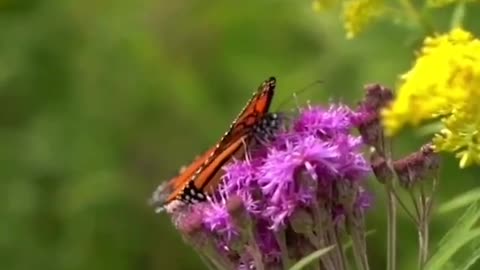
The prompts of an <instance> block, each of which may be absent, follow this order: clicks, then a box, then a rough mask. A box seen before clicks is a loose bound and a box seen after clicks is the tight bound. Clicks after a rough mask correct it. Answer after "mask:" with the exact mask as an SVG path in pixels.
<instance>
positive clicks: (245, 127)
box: [219, 77, 276, 150]
mask: <svg viewBox="0 0 480 270" xmlns="http://www.w3.org/2000/svg"><path fill="white" fill-rule="evenodd" d="M275 86H276V79H275V78H274V77H270V78H269V79H268V80H265V81H264V82H263V83H262V84H261V85H260V86H259V87H258V89H257V91H256V92H255V93H254V94H253V96H252V97H251V98H250V100H249V101H248V102H247V105H245V107H244V108H243V109H242V111H241V112H240V114H239V115H238V116H237V117H236V118H235V120H234V121H233V122H232V124H231V125H230V128H229V130H228V131H227V132H226V133H225V135H224V136H223V138H222V139H221V140H220V142H219V150H221V149H223V147H222V146H224V147H228V145H229V142H233V141H236V140H238V139H239V138H241V137H243V136H244V135H246V134H250V133H251V131H252V128H253V127H254V126H255V125H257V124H258V123H259V122H260V121H261V120H262V119H263V118H264V116H265V115H266V114H267V113H268V110H269V108H270V104H271V103H272V99H273V94H274V93H275Z"/></svg>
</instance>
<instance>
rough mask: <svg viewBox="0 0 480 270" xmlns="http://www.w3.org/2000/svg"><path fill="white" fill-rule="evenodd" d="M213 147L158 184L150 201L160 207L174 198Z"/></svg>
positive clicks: (202, 164)
mask: <svg viewBox="0 0 480 270" xmlns="http://www.w3.org/2000/svg"><path fill="white" fill-rule="evenodd" d="M215 149H216V147H212V148H210V149H209V150H208V151H206V152H205V153H203V154H202V155H201V156H199V157H198V158H196V159H195V160H194V161H193V162H192V163H191V164H190V165H188V166H187V167H184V168H182V169H180V172H179V175H178V176H176V177H174V178H173V179H171V180H170V181H168V182H166V183H164V184H162V185H160V186H159V187H158V188H157V190H155V192H154V193H153V196H152V203H153V204H154V205H157V206H160V207H161V206H163V205H165V204H168V203H170V202H171V201H173V200H175V199H176V198H177V195H178V194H180V193H181V191H182V190H183V188H184V187H185V186H186V185H187V183H188V182H189V181H190V180H191V179H192V177H193V176H194V175H195V174H196V173H197V172H198V171H199V170H201V168H202V167H203V166H204V165H205V163H206V161H207V160H208V159H209V158H210V157H211V156H212V155H213V153H214V151H215Z"/></svg>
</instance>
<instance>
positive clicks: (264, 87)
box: [152, 77, 276, 207]
mask: <svg viewBox="0 0 480 270" xmlns="http://www.w3.org/2000/svg"><path fill="white" fill-rule="evenodd" d="M275 84H276V80H275V78H274V77H271V78H269V79H268V80H266V81H264V82H263V83H262V84H261V85H260V86H259V88H258V89H257V91H256V92H255V93H254V95H253V96H252V98H251V99H250V100H249V101H248V103H247V105H246V106H245V107H244V108H243V109H242V111H241V112H240V114H239V115H238V116H237V117H236V119H235V120H234V121H233V123H232V124H231V125H230V128H229V130H228V131H227V132H226V133H225V134H224V136H223V137H222V138H221V139H220V141H219V142H218V143H217V144H216V145H215V146H214V147H212V148H210V149H209V150H208V151H207V152H205V153H204V154H203V155H201V156H200V158H198V159H196V160H195V161H194V162H193V163H192V164H190V165H189V166H188V167H187V168H186V169H185V170H183V171H182V172H181V173H180V175H179V176H177V177H175V178H173V179H172V180H170V181H169V182H167V183H166V184H164V185H161V186H160V187H159V188H158V189H157V191H155V193H154V195H153V199H152V200H153V202H154V204H157V205H160V207H164V206H168V205H169V204H171V203H172V202H174V201H183V202H187V203H195V202H197V201H203V200H205V199H206V195H208V194H211V193H212V192H214V191H215V188H216V187H217V186H218V184H219V182H220V179H221V176H222V174H223V172H222V171H221V168H222V167H223V165H225V164H226V163H228V162H229V161H230V160H231V159H232V158H233V157H235V158H242V157H243V155H244V153H245V147H242V145H248V143H249V141H250V139H251V138H252V137H253V135H254V134H253V132H252V129H255V126H258V124H259V122H261V121H262V119H263V118H264V117H265V115H266V114H267V113H268V110H269V108H270V104H271V101H272V98H273V94H274V90H275Z"/></svg>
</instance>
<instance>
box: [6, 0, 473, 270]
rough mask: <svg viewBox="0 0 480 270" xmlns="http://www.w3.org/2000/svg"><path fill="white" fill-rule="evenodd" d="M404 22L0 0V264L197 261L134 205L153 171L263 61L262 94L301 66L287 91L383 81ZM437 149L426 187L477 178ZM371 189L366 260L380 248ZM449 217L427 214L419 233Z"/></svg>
mask: <svg viewBox="0 0 480 270" xmlns="http://www.w3.org/2000/svg"><path fill="white" fill-rule="evenodd" d="M477 14H478V13H477ZM447 15H448V10H443V11H439V14H438V16H439V17H438V18H442V16H447ZM439 22H442V20H441V19H439ZM419 37H421V33H418V32H417V33H414V34H413V35H412V32H411V31H409V30H407V29H405V28H402V27H398V26H394V25H390V24H383V25H377V26H374V27H372V28H371V29H370V31H368V32H367V33H365V34H364V35H363V36H361V37H360V38H358V39H355V40H353V41H347V40H345V38H344V31H343V29H342V23H341V21H340V20H339V18H338V13H327V14H317V13H315V12H314V11H313V10H312V8H311V2H310V1H292V0H277V1H259V0H246V1H241V2H238V1H218V0H217V1H208V2H206V1H199V0H196V1H185V0H178V1H163V0H156V1H154V0H122V1H119V0H117V1H92V0H84V1H80V0H58V1H55V0H43V1H40V0H31V1H15V0H0V153H1V154H0V177H1V180H0V198H1V204H0V269H6V270H7V269H8V270H24V269H25V270H26V269H29V270H30V269H36V270H43V269H45V270H47V269H48V270H56V269H62V270H63V269H72V270H75V269H79V270H80V269H92V270H95V269H98V270H100V269H116V270H127V269H128V270H133V269H136V270H139V269H172V270H174V269H203V266H201V263H200V260H199V259H198V258H197V257H196V255H195V254H194V253H193V251H192V250H191V249H190V248H189V247H187V246H186V245H184V244H183V242H182V239H181V238H180V236H179V235H178V234H177V233H176V232H175V229H174V228H173V226H172V225H171V224H170V221H169V219H168V217H167V216H166V215H155V214H154V213H153V209H151V208H150V207H149V206H148V205H147V199H148V198H149V196H150V194H151V192H152V191H153V190H154V189H155V187H156V185H158V184H159V183H160V182H161V181H163V180H166V179H168V178H170V177H172V176H173V175H175V173H176V172H177V169H178V168H179V167H180V166H181V165H183V164H185V163H188V162H189V161H190V160H191V159H192V158H193V157H194V156H195V155H196V154H197V153H199V152H200V151H202V150H205V149H206V148H207V147H208V146H209V145H211V144H213V143H214V142H215V140H217V139H218V138H219V136H220V135H221V134H223V132H224V131H225V129H226V127H227V126H228V125H229V124H230V121H231V120H232V119H233V117H234V116H235V115H236V114H237V113H238V111H239V110H240V108H241V107H242V106H243V105H244V103H245V102H246V100H247V99H248V98H249V97H250V95H251V93H252V91H253V90H254V89H256V87H257V85H259V84H260V83H261V82H262V81H263V80H264V79H266V78H267V77H268V76H270V75H275V76H276V77H277V79H278V90H277V96H276V101H275V104H274V105H273V107H274V108H277V107H276V106H278V104H280V103H282V101H285V100H288V99H291V96H292V94H293V93H294V92H295V90H298V89H300V88H302V87H304V86H306V85H308V84H309V83H311V82H313V81H315V80H322V81H323V83H322V84H320V85H316V86H313V87H311V89H309V90H308V91H306V92H304V93H302V94H301V95H300V98H299V100H300V102H301V103H303V102H305V101H306V100H307V99H309V100H311V101H312V103H325V102H327V101H328V100H341V101H344V102H346V103H349V104H355V103H356V101H357V100H358V99H359V98H360V97H361V95H362V87H363V85H364V84H366V83H371V82H380V83H383V84H385V85H388V86H393V85H394V83H395V80H396V78H397V75H398V74H400V73H401V72H403V71H405V70H407V69H408V68H409V66H410V64H411V62H412V59H413V55H414V54H413V48H414V46H417V45H418V43H416V42H412V40H414V41H415V40H418V38H419ZM293 107H294V104H292V103H290V104H287V105H285V106H283V107H282V108H279V109H282V110H288V109H290V108H293ZM412 138H413V139H412ZM425 140H426V138H419V137H413V136H410V137H408V138H406V137H405V138H403V140H401V141H400V143H399V144H400V146H401V147H400V149H401V151H402V152H405V153H406V152H408V151H409V150H412V149H415V147H417V146H418V145H420V144H421V143H422V142H423V141H425ZM443 164H444V166H443V172H442V175H443V180H442V182H441V186H440V193H439V196H438V197H439V200H440V201H442V200H446V199H448V198H451V197H453V196H454V195H455V194H457V193H459V192H462V191H466V190H468V189H469V188H471V187H475V186H476V185H477V182H476V181H478V179H475V176H476V175H477V174H476V173H478V170H477V169H469V170H464V171H460V170H458V169H457V168H456V166H457V161H455V160H452V159H449V158H447V159H446V160H445V162H444V163H443ZM372 187H373V188H375V187H376V188H377V189H378V185H375V184H372ZM382 200H383V197H382V195H381V194H379V195H378V196H377V198H376V204H375V206H374V208H373V210H372V212H371V215H370V220H369V228H370V229H374V230H375V231H376V233H375V234H373V235H372V236H370V238H369V242H370V246H369V250H370V253H371V255H372V256H371V262H372V269H383V268H384V267H383V266H384V263H385V256H384V253H385V252H384V251H385V237H384V235H385V230H384V227H385V218H384V209H383V205H384V203H382ZM450 219H451V217H444V216H441V217H435V219H434V225H433V228H432V229H433V241H435V240H436V239H438V237H439V234H440V233H441V232H442V231H444V230H445V229H446V228H447V227H448V226H449V225H450V224H451V222H450V221H449V220H450ZM399 230H400V233H401V236H400V238H399V239H400V244H401V248H400V250H399V260H400V262H401V265H402V267H401V268H400V269H409V268H410V267H412V266H414V265H416V257H415V256H416V253H415V252H416V249H415V246H416V235H415V230H414V228H413V227H412V226H411V225H410V224H409V223H408V220H407V219H406V218H405V217H404V216H402V217H401V223H400V228H399Z"/></svg>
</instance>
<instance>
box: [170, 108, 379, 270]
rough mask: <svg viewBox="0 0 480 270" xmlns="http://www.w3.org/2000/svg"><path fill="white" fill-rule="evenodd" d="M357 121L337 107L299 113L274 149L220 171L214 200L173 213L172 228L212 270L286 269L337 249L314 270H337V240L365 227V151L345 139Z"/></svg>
mask: <svg viewBox="0 0 480 270" xmlns="http://www.w3.org/2000/svg"><path fill="white" fill-rule="evenodd" d="M359 117H361V116H359V115H358V113H356V112H354V111H352V110H351V109H350V108H348V107H347V106H344V105H340V104H339V105H332V106H330V107H328V108H322V107H308V108H305V109H301V110H300V112H299V114H298V115H297V116H295V117H294V119H292V120H291V122H290V123H289V125H288V127H287V126H285V128H284V129H283V130H282V131H280V132H279V133H278V134H277V135H276V136H275V139H274V140H273V141H271V142H269V143H267V144H262V145H257V147H253V148H250V149H249V151H248V153H247V154H246V157H245V158H244V159H243V160H235V161H233V162H231V163H230V164H228V165H226V166H225V167H224V171H225V174H224V176H223V183H222V185H221V186H220V187H219V190H218V193H217V194H215V195H214V196H212V197H211V198H210V199H209V200H208V201H207V202H205V203H199V204H196V205H192V206H190V207H187V208H185V209H183V210H181V211H178V212H176V213H172V217H173V220H174V223H175V224H176V226H177V227H178V228H179V230H180V231H182V233H183V234H184V236H185V237H186V238H187V241H189V242H190V243H191V244H193V245H194V246H195V247H197V248H198V250H199V251H201V252H200V253H201V254H203V255H204V256H205V257H206V258H207V261H209V263H210V264H212V265H213V266H212V267H214V268H222V269H284V268H286V267H288V266H289V265H290V262H291V261H292V260H298V259H300V258H302V257H304V256H306V255H308V254H309V253H311V252H312V251H315V250H317V249H320V248H324V247H329V246H333V245H335V246H336V247H337V248H336V251H335V252H333V253H332V255H331V256H324V257H322V259H321V260H320V264H321V265H323V267H325V268H322V269H342V268H343V267H341V265H339V264H341V263H342V260H341V258H340V257H341V256H342V255H341V253H342V252H343V251H341V249H342V248H341V246H340V245H341V243H340V242H341V240H340V238H341V236H342V233H343V234H345V233H349V234H353V232H352V230H355V229H356V228H361V227H362V226H363V217H364V211H365V209H367V208H368V207H369V206H370V201H371V200H370V196H369V194H368V193H367V192H366V191H365V189H364V187H363V186H362V184H363V182H364V180H365V179H366V176H367V175H368V174H369V172H370V166H369V164H368V163H367V161H366V160H365V158H364V157H363V155H362V152H361V151H362V148H363V147H364V144H363V143H362V139H361V138H360V137H358V136H354V135H352V134H351V131H352V129H353V128H354V123H353V122H354V119H358V118H359ZM362 237H364V236H362V235H360V236H359V235H356V237H355V239H361V238H362ZM352 239H354V237H353V236H352ZM336 266H338V268H337V267H336Z"/></svg>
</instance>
